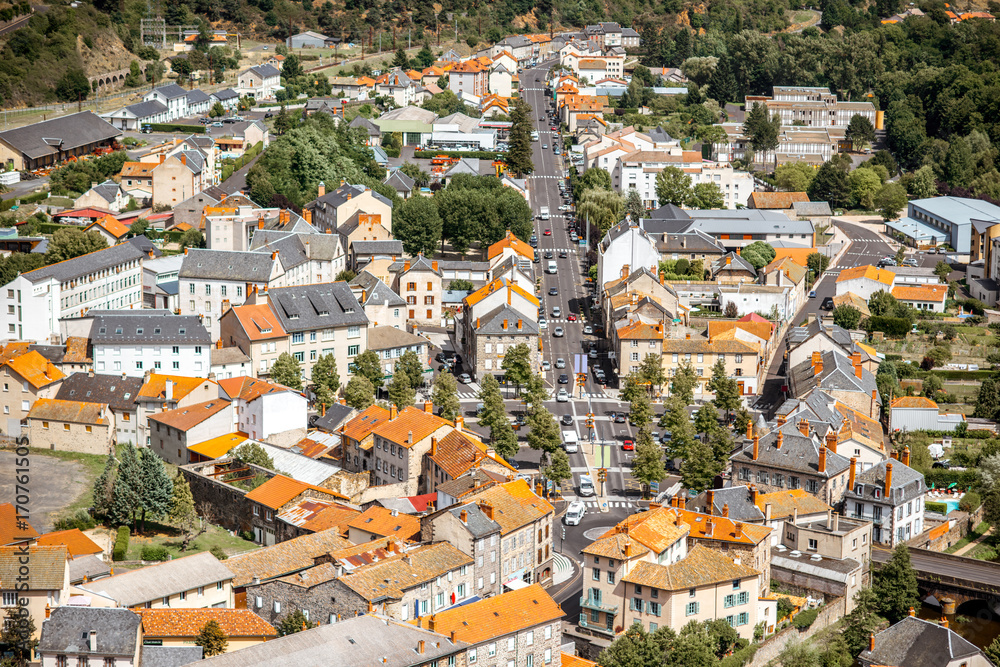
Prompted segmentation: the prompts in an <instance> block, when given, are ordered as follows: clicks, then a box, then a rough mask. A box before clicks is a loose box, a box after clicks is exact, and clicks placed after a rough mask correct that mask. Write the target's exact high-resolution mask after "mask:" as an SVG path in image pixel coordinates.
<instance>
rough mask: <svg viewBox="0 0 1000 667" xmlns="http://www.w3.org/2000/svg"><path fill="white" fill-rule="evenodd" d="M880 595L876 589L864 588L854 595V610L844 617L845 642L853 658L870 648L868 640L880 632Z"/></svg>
mask: <svg viewBox="0 0 1000 667" xmlns="http://www.w3.org/2000/svg"><path fill="white" fill-rule="evenodd" d="M878 612H879V598H878V593H877V592H876V591H875V589H874V588H862V589H860V590H858V592H857V593H855V594H854V609H852V610H851V612H850V613H849V614H847V616H845V617H844V632H843V637H844V641H845V642H847V647H848V649H849V650H850V653H851V655H852V656H856V655H857V654H858V653H860V652H861V651H862V650H863V649H864V648H865V647H867V646H868V638H869V637H870V636H871V635H872V633H874V632H876V631H877V630H878V627H879V625H880V623H881V619H880V618H879V615H878Z"/></svg>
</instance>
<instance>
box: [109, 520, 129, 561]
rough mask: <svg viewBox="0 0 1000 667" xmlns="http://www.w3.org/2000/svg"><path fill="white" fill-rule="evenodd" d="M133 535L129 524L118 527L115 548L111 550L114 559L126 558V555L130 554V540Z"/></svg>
mask: <svg viewBox="0 0 1000 667" xmlns="http://www.w3.org/2000/svg"><path fill="white" fill-rule="evenodd" d="M131 536H132V533H131V531H129V529H128V526H121V527H120V528H119V529H118V537H116V538H115V548H114V549H113V550H112V552H111V558H112V559H113V560H116V561H118V560H125V557H126V556H127V555H128V542H129V538H130V537H131Z"/></svg>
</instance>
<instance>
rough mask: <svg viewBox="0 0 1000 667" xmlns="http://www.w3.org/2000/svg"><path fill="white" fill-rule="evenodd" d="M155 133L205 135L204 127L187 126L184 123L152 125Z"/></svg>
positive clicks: (151, 127)
mask: <svg viewBox="0 0 1000 667" xmlns="http://www.w3.org/2000/svg"><path fill="white" fill-rule="evenodd" d="M149 127H150V129H152V130H153V132H185V133H189V134H205V126H204V125H186V124H184V123H150V124H149Z"/></svg>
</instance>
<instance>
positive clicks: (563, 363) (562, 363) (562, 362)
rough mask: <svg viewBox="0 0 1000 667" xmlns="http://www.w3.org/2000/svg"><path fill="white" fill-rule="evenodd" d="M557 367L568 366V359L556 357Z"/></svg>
mask: <svg viewBox="0 0 1000 667" xmlns="http://www.w3.org/2000/svg"><path fill="white" fill-rule="evenodd" d="M556 368H566V360H565V359H563V358H562V357H559V358H558V359H556Z"/></svg>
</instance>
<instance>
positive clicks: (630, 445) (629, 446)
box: [622, 440, 635, 452]
mask: <svg viewBox="0 0 1000 667" xmlns="http://www.w3.org/2000/svg"><path fill="white" fill-rule="evenodd" d="M622 451H626V452H634V451H635V443H634V442H633V441H631V440H625V441H623V442H622Z"/></svg>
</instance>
